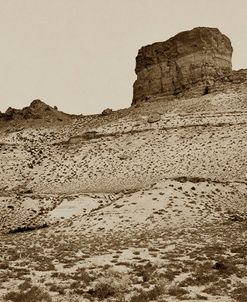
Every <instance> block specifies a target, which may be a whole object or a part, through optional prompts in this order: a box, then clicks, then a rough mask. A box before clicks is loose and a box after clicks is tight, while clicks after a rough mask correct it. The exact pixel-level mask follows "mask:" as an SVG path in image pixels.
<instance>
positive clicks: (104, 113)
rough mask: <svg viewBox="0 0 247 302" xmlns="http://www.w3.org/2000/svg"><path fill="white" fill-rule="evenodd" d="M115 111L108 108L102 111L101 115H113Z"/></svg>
mask: <svg viewBox="0 0 247 302" xmlns="http://www.w3.org/2000/svg"><path fill="white" fill-rule="evenodd" d="M112 112H113V110H112V109H111V108H106V109H104V110H103V111H102V113H101V115H103V116H106V115H110V114H112Z"/></svg>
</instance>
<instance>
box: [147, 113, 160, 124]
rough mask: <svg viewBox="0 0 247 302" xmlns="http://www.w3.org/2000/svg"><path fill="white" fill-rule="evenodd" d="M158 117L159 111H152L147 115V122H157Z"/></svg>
mask: <svg viewBox="0 0 247 302" xmlns="http://www.w3.org/2000/svg"><path fill="white" fill-rule="evenodd" d="M160 119H161V116H160V114H159V113H152V114H150V115H149V117H148V120H147V121H148V123H150V124H152V123H157V122H159V121H160Z"/></svg>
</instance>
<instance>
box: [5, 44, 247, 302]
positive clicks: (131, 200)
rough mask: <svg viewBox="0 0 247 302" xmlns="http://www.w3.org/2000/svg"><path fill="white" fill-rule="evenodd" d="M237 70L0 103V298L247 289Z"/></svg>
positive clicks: (244, 150)
mask: <svg viewBox="0 0 247 302" xmlns="http://www.w3.org/2000/svg"><path fill="white" fill-rule="evenodd" d="M210 41H211V40H210ZM210 43H211V42H210ZM186 62H187V61H186ZM200 68H201V67H200ZM216 69H217V68H216ZM184 70H185V69H184ZM206 74H207V73H206ZM214 75H215V73H214ZM170 76H171V75H169V77H170ZM216 80H217V79H216ZM216 80H215V81H216ZM246 80H247V77H246V71H245V70H241V71H239V72H235V73H234V72H233V73H231V75H230V76H229V77H228V78H227V79H224V80H222V79H221V80H220V82H219V83H218V84H217V87H216V86H215V87H213V86H212V87H211V91H210V93H207V94H205V95H198V96H196V97H192V96H190V97H188V96H185V95H183V94H181V95H168V96H165V95H161V94H158V95H156V96H151V97H147V98H145V99H144V100H142V101H140V102H137V103H136V104H135V105H133V106H132V107H130V108H128V109H123V110H119V111H115V112H114V111H111V110H109V109H108V110H105V111H104V112H103V113H102V114H100V115H92V116H83V115H80V116H70V115H66V114H64V113H62V112H60V111H58V110H57V108H51V107H50V106H48V105H46V104H45V103H43V102H41V101H37V100H36V101H34V102H33V103H31V105H30V106H29V107H26V108H24V109H22V110H12V109H11V110H8V112H7V113H5V114H2V115H1V116H0V171H1V173H0V211H1V216H0V300H1V299H2V301H14V302H15V301H16V302H17V301H18V302H19V301H22V302H27V301H31V302H32V301H46V302H50V301H55V302H62V301H64V302H65V301H66V302H67V301H73V302H78V301H79V302H83V301H85V302H86V301H129V302H142V301H144V302H146V301H162V302H165V301H167V302H175V301H180V300H183V301H188V302H189V301H190V302H192V301H201V300H207V301H212V302H213V301H221V302H228V301H229V302H230V301H231V302H235V301H240V302H244V301H246V297H247V280H246V275H247V269H246V263H247V249H246V235H247V216H246V215H247V166H246V157H247V141H246V137H247V82H246ZM202 83H203V82H202V80H201V78H200V85H201V84H202ZM181 87H182V86H181ZM208 92H209V91H208Z"/></svg>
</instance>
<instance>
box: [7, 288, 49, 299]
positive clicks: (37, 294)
mask: <svg viewBox="0 0 247 302" xmlns="http://www.w3.org/2000/svg"><path fill="white" fill-rule="evenodd" d="M4 300H6V301H13V302H52V299H51V296H50V295H49V294H48V293H47V292H45V291H43V290H42V289H40V288H39V287H37V286H32V287H31V288H30V289H29V290H27V291H25V292H24V291H20V292H9V293H7V294H6V295H5V296H4Z"/></svg>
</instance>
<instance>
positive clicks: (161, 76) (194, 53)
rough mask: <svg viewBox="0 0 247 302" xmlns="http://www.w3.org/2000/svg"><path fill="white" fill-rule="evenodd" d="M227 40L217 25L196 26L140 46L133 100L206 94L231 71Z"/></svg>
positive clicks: (229, 48)
mask: <svg viewBox="0 0 247 302" xmlns="http://www.w3.org/2000/svg"><path fill="white" fill-rule="evenodd" d="M232 51H233V49H232V46H231V41H230V39H229V38H228V37H227V36H225V35H223V34H222V33H221V32H220V31H219V30H218V29H217V28H207V27H197V28H194V29H192V30H190V31H184V32H181V33H179V34H177V35H176V36H174V37H172V38H170V39H169V40H167V41H165V42H157V43H154V44H152V45H148V46H145V47H142V48H141V49H140V50H139V52H138V55H137V57H136V68H135V71H136V74H137V80H136V81H135V83H134V95H133V103H132V104H135V103H136V102H139V101H142V100H145V99H147V98H149V97H151V96H154V95H155V96H156V95H167V96H169V95H178V94H180V93H184V92H188V91H189V92H190V93H192V94H198V95H201V94H204V93H207V92H208V91H207V90H209V89H210V87H211V86H212V85H214V83H215V81H217V80H219V79H221V78H222V79H224V77H226V76H228V75H230V74H231V72H232V63H231V58H232Z"/></svg>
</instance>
